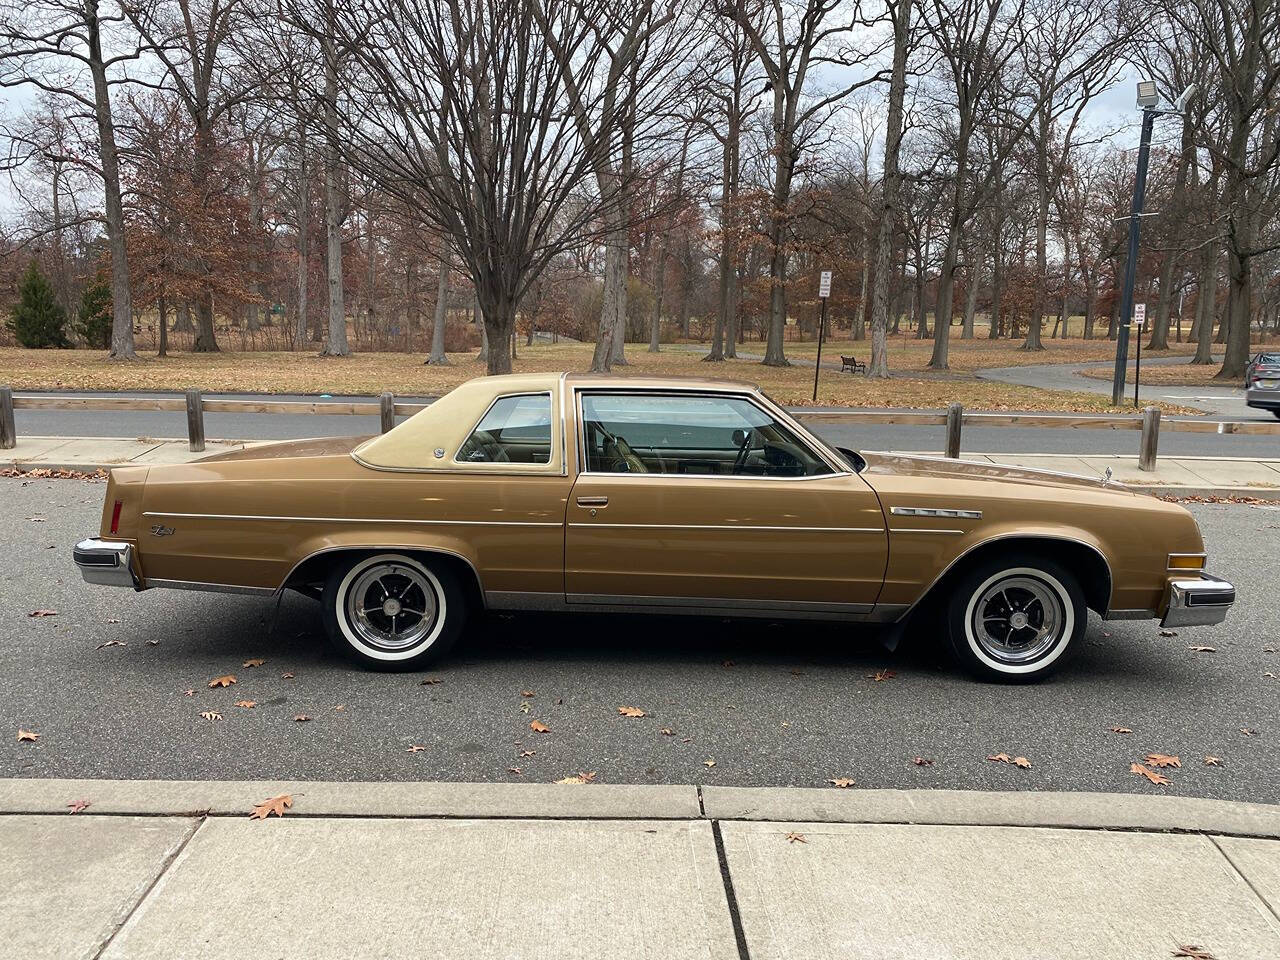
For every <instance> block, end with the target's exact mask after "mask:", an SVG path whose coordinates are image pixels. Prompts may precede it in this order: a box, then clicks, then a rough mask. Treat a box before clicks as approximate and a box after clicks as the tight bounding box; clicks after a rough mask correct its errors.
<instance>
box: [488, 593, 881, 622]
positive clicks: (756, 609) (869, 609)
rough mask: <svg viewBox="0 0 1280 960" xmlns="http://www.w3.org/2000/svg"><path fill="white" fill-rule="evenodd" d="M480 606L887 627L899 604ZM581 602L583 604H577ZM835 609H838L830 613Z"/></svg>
mask: <svg viewBox="0 0 1280 960" xmlns="http://www.w3.org/2000/svg"><path fill="white" fill-rule="evenodd" d="M484 596H485V603H486V604H487V605H488V607H489V609H491V610H525V611H538V612H550V613H566V612H577V613H585V612H592V613H641V614H644V613H649V614H662V615H668V616H704V615H710V616H717V617H742V618H750V619H759V618H761V617H766V618H767V617H777V618H778V619H792V620H794V619H807V620H860V621H865V622H868V623H891V622H892V621H894V620H896V619H898V618H899V617H900V616H901V615H902V612H903V610H905V609H906V607H905V605H903V604H892V603H880V604H875V605H874V606H873V605H872V604H808V603H796V602H790V603H788V602H787V601H754V602H752V605H751V606H747V605H746V604H747V601H742V600H721V599H712V600H694V599H690V598H687V597H624V596H612V597H610V596H601V595H598V594H574V595H572V596H573V597H574V598H575V599H574V600H573V601H572V602H570V601H569V599H568V597H566V596H565V595H564V594H559V593H536V592H522V591H503V590H490V591H489V592H487V593H486V594H485V595H484ZM578 598H587V599H578ZM832 607H837V608H839V609H832Z"/></svg>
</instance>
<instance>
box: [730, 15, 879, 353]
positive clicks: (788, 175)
mask: <svg viewBox="0 0 1280 960" xmlns="http://www.w3.org/2000/svg"><path fill="white" fill-rule="evenodd" d="M720 12H721V13H722V14H723V15H724V16H728V17H732V18H733V19H734V20H736V21H737V22H738V24H739V25H740V26H741V27H742V29H743V31H744V32H745V33H746V35H747V37H748V39H750V41H751V44H752V46H753V47H754V48H755V52H756V57H757V59H758V60H759V62H760V64H761V66H762V67H763V68H764V72H765V76H766V77H768V83H767V84H766V86H765V92H766V93H772V94H773V114H772V118H771V121H770V129H771V134H772V140H773V143H772V145H771V146H772V148H773V149H772V159H773V177H772V181H773V182H772V184H771V187H770V197H769V201H770V207H769V215H768V219H767V224H766V227H765V238H766V240H767V242H768V244H769V248H770V262H769V284H770V295H769V304H770V309H769V338H768V342H767V343H766V345H765V351H764V363H765V364H766V365H767V366H774V367H784V366H788V365H789V361H788V360H787V358H786V355H785V354H784V352H783V347H782V336H783V331H784V329H785V328H786V322H787V291H786V282H787V244H786V241H787V229H788V221H789V220H790V217H791V211H790V210H789V207H790V203H791V188H792V182H793V180H794V178H795V173H796V167H797V166H798V165H799V163H800V158H801V155H802V153H803V152H804V151H805V149H806V148H809V147H811V146H812V141H813V139H814V138H815V137H816V136H817V135H818V134H819V133H820V132H821V131H822V128H823V125H824V122H825V121H826V120H827V119H828V118H829V117H830V115H831V113H832V112H834V111H835V110H836V109H837V108H838V107H839V105H840V103H841V101H843V100H844V99H845V98H846V97H847V96H849V94H851V93H852V92H853V91H854V90H857V89H859V88H861V87H865V86H869V85H871V84H874V83H878V82H880V81H881V80H882V79H883V77H882V76H881V74H880V73H879V72H875V73H872V74H871V75H860V74H859V72H858V71H857V70H856V69H853V68H857V67H860V66H861V65H863V64H865V63H867V62H868V61H869V60H870V59H872V58H873V57H874V56H876V55H877V54H878V53H879V52H880V51H881V49H882V47H881V46H880V44H878V43H873V44H871V45H869V46H868V47H867V48H861V47H855V46H853V45H852V43H851V42H850V39H851V38H852V37H853V36H858V37H859V38H867V37H870V36H872V34H871V32H870V30H869V29H868V28H869V27H870V26H871V24H872V21H871V20H869V19H868V18H867V16H866V15H865V14H864V12H863V9H862V6H861V2H860V0H854V2H852V3H850V2H848V0H769V8H768V15H767V16H765V17H762V18H761V17H757V16H756V15H755V14H754V12H753V11H752V10H750V9H749V8H748V6H747V4H746V3H745V2H744V0H727V2H725V3H724V5H723V6H721V7H720ZM766 25H767V26H766ZM824 68H827V69H832V70H834V69H837V68H838V69H840V70H841V71H842V72H844V73H845V75H848V73H850V72H852V73H853V74H854V75H855V77H856V79H854V80H853V81H852V82H850V83H847V84H843V85H841V86H840V87H838V88H837V89H834V90H831V91H829V92H827V93H826V94H818V95H814V93H813V90H812V86H813V84H814V83H815V78H814V76H813V74H812V73H811V71H821V70H822V69H824Z"/></svg>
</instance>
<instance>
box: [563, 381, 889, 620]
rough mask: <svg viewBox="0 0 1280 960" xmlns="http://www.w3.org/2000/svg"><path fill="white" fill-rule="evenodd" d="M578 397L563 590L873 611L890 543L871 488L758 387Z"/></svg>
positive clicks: (727, 604)
mask: <svg viewBox="0 0 1280 960" xmlns="http://www.w3.org/2000/svg"><path fill="white" fill-rule="evenodd" d="M575 399H576V412H577V417H578V423H577V426H578V429H577V431H576V434H577V437H578V457H579V475H578V477H577V480H576V482H575V483H574V486H573V489H572V491H571V493H570V497H569V504H568V510H567V515H566V527H565V592H566V599H567V600H568V602H569V603H571V604H584V605H587V604H605V605H608V604H615V605H617V604H624V605H643V606H655V607H664V606H668V607H688V606H699V607H704V608H711V609H716V608H719V609H724V610H725V611H726V612H733V611H740V612H741V611H748V610H752V609H762V610H776V611H780V612H788V611H789V612H794V613H813V614H841V613H846V614H853V615H858V614H865V613H868V612H870V610H871V608H872V606H873V605H874V603H875V601H876V597H877V595H878V594H879V592H880V587H881V584H882V582H883V578H884V570H885V561H886V555H887V533H886V531H885V524H884V517H883V514H882V513H881V510H880V503H879V500H878V499H877V497H876V495H875V493H874V492H873V491H872V490H871V488H870V487H869V486H868V485H867V484H866V483H865V482H864V481H863V480H862V478H861V477H859V476H858V475H857V474H856V473H854V472H852V471H850V470H849V469H847V468H846V467H844V466H843V465H841V464H839V463H832V462H829V461H828V460H827V459H826V458H825V457H824V456H823V455H822V454H821V452H820V451H818V450H817V449H816V448H815V447H814V446H813V445H812V444H811V443H810V442H809V441H808V440H807V439H806V438H805V437H803V436H802V435H800V434H798V433H797V432H796V431H794V430H792V429H791V428H790V427H789V426H788V425H786V424H785V423H783V422H782V421H781V419H780V418H779V417H777V416H776V415H775V414H774V413H772V412H770V411H769V410H768V409H767V407H766V406H765V405H764V404H762V403H760V402H759V400H758V399H757V398H756V397H754V396H753V395H750V394H729V393H716V392H706V393H692V392H666V393H664V392H660V391H643V390H630V391H627V390H619V389H610V390H603V389H600V390H593V389H589V388H584V389H581V390H579V391H578V392H577V396H576V398H575Z"/></svg>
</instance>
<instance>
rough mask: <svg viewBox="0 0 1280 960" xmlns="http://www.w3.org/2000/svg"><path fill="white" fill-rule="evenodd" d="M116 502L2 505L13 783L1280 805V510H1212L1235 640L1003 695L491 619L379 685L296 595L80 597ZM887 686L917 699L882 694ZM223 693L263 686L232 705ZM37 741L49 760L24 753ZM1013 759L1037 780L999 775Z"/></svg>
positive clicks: (683, 640) (1145, 635)
mask: <svg viewBox="0 0 1280 960" xmlns="http://www.w3.org/2000/svg"><path fill="white" fill-rule="evenodd" d="M102 495H103V486H102V485H101V484H95V483H86V482H83V481H79V480H45V479H26V480H22V479H3V480H0V551H2V552H3V555H4V556H5V559H6V562H5V564H4V567H3V568H2V569H0V611H3V613H2V614H0V623H2V624H3V627H4V636H5V641H4V643H3V644H0V776H18V777H110V778H161V779H205V778H209V779H270V778H299V779H314V780H399V781H419V780H466V781H510V782H542V783H548V782H551V781H555V780H559V779H561V778H562V777H565V776H569V775H572V774H575V773H577V772H578V771H588V772H591V771H594V772H596V773H597V774H598V778H599V781H600V782H601V783H613V784H618V783H638V784H653V783H702V784H706V785H708V786H716V785H720V786H726V785H734V786H783V785H795V786H813V787H820V786H823V785H824V784H825V783H826V781H827V780H828V779H829V778H839V777H850V778H853V779H855V780H856V781H857V783H858V785H859V786H860V787H872V788H913V787H920V788H933V789H966V790H974V789H976V790H1075V791H1104V792H1116V791H1125V792H1130V793H1134V794H1137V795H1139V796H1142V797H1146V798H1153V797H1157V796H1162V795H1166V794H1171V795H1175V796H1202V797H1215V798H1221V799H1230V800H1248V801H1261V802H1267V803H1280V778H1277V777H1276V770H1278V769H1280V736H1277V731H1280V680H1278V679H1277V678H1276V675H1280V653H1277V652H1276V650H1277V648H1280V643H1278V642H1277V639H1276V638H1277V636H1280V605H1277V603H1276V601H1275V588H1276V584H1277V583H1280V508H1276V507H1274V506H1273V507H1264V506H1244V505H1222V504H1192V505H1191V509H1192V511H1193V513H1194V514H1195V516H1196V517H1197V519H1198V520H1199V522H1200V524H1201V526H1202V528H1203V529H1204V533H1205V537H1206V539H1207V542H1208V552H1209V561H1210V563H1209V568H1210V570H1212V571H1213V572H1215V573H1217V574H1219V575H1221V576H1224V577H1227V578H1228V579H1229V580H1231V581H1232V582H1233V583H1235V584H1236V586H1237V588H1238V590H1239V600H1238V602H1237V604H1236V606H1235V608H1234V609H1233V610H1232V612H1231V615H1230V617H1229V618H1228V620H1227V621H1226V622H1225V623H1223V624H1221V625H1219V626H1215V627H1206V628H1199V629H1185V630H1180V631H1177V635H1176V636H1163V635H1162V634H1161V631H1160V629H1159V627H1158V626H1157V625H1156V624H1155V623H1154V622H1132V621H1131V622H1124V621H1115V622H1108V623H1103V622H1101V621H1098V620H1097V619H1096V618H1091V622H1090V625H1089V628H1088V633H1087V635H1086V640H1085V642H1084V645H1083V646H1082V647H1081V649H1080V652H1079V656H1078V657H1077V658H1076V659H1075V660H1074V661H1073V662H1072V663H1071V664H1070V665H1069V666H1068V667H1067V668H1065V669H1064V670H1063V671H1062V672H1060V673H1059V674H1058V675H1056V676H1055V677H1053V678H1051V679H1050V680H1049V681H1048V682H1045V683H1043V684H1039V685H1035V686H1005V685H999V684H995V685H992V684H979V683H974V682H972V681H971V680H969V679H968V678H967V677H965V676H964V675H962V674H960V673H958V672H957V671H956V670H955V668H954V667H952V666H951V665H950V664H949V663H948V662H947V661H946V660H945V659H944V658H942V657H940V655H939V654H938V651H937V650H936V648H935V647H934V646H933V645H932V644H931V642H930V641H931V638H930V637H928V636H926V635H920V636H917V637H914V638H908V641H907V643H906V644H904V646H903V647H901V648H900V649H899V650H898V652H896V653H893V654H890V653H888V652H886V651H885V650H884V648H883V646H882V645H881V644H880V642H879V639H880V635H879V634H878V633H877V632H876V631H875V630H874V629H871V628H858V627H856V626H850V625H848V624H824V623H794V622H792V623H769V622H767V621H765V622H740V621H728V620H710V621H708V620H697V619H680V618H659V617H639V616H636V617H610V616H605V615H595V616H589V615H586V614H583V615H577V616H568V615H563V616H550V615H543V616H535V615H520V616H514V615H513V616H495V617H492V618H486V619H482V620H479V621H478V622H477V623H476V624H475V626H474V628H473V629H472V630H471V631H470V632H469V633H468V636H467V637H466V639H465V641H464V642H463V643H462V644H461V645H460V646H459V648H458V650H457V651H456V653H455V654H454V655H453V656H452V657H451V658H449V659H448V660H447V661H446V662H444V663H442V664H441V665H440V666H439V667H438V668H437V669H435V670H432V671H430V672H429V673H426V674H423V673H410V674H399V675H396V674H378V673H370V672H367V671H363V670H360V669H358V668H356V667H353V666H352V665H351V664H349V663H348V662H347V661H346V660H344V659H342V658H340V657H339V656H337V655H335V654H334V653H333V652H331V651H330V650H329V649H328V647H327V646H326V644H325V643H324V640H323V639H322V637H323V630H322V625H321V622H320V615H319V605H318V604H317V603H315V602H314V601H312V600H308V599H306V598H304V597H301V596H298V595H295V594H289V595H287V596H285V597H284V598H283V600H282V602H281V605H280V608H279V612H278V618H277V611H276V605H275V602H274V601H272V600H270V599H264V598H254V597H240V596H229V595H222V594H202V593H190V592H184V591H173V590H148V591H146V592H144V593H133V592H131V591H125V590H119V589H112V588H110V587H96V586H92V585H89V584H86V583H84V582H82V580H81V579H80V577H79V575H78V573H77V571H76V570H75V568H74V566H73V565H72V562H71V557H70V549H71V545H72V544H73V543H74V542H75V541H76V540H78V539H79V538H81V537H83V536H85V535H86V534H89V533H91V532H93V531H96V530H97V529H98V525H99V522H100V518H101V511H102ZM40 517H43V518H44V519H43V520H39V519H34V518H40ZM34 610H56V611H58V613H57V614H56V615H55V616H46V617H38V618H37V617H30V616H28V614H29V613H30V612H31V611H34ZM273 624H274V626H273ZM1201 645H1203V646H1209V647H1212V648H1213V650H1212V651H1211V652H1210V651H1196V650H1193V649H1191V647H1192V646H1201ZM251 658H261V659H264V660H265V661H266V662H265V663H264V664H263V665H262V666H261V667H256V668H254V667H244V666H243V664H244V662H245V661H246V660H249V659H251ZM884 669H888V670H891V671H893V672H894V675H893V676H892V677H889V678H888V679H882V680H880V681H877V680H875V679H874V675H875V674H876V673H877V671H880V670H884ZM286 673H288V674H291V675H292V676H291V677H290V678H285V676H284V674H286ZM225 674H232V675H234V676H236V677H237V678H238V682H237V683H236V684H235V685H234V686H231V687H228V688H226V689H210V688H209V686H208V683H209V681H210V680H211V679H213V678H214V677H218V676H222V675H225ZM424 680H437V681H439V682H438V683H429V684H424V683H423V681H424ZM188 690H189V691H191V694H190V695H187V693H186V691H188ZM525 691H530V692H531V693H532V696H525V695H524V693H525ZM241 700H251V701H254V702H255V703H257V706H256V707H254V708H242V707H237V706H236V702H237V701H241ZM619 706H636V707H639V708H641V709H643V710H644V711H646V713H647V716H645V717H642V718H635V719H633V718H628V717H622V716H619V714H618V707H619ZM339 707H340V708H341V709H338V708H339ZM204 711H213V712H216V713H218V714H220V715H221V717H222V719H221V720H209V719H206V718H203V717H201V713H202V712H204ZM299 714H302V715H306V716H309V717H312V718H313V719H312V720H311V721H310V722H304V723H299V722H297V721H295V720H294V719H293V718H294V717H295V716H297V715H299ZM533 720H538V721H540V722H542V723H544V724H545V725H547V726H549V727H550V728H551V732H550V733H547V734H541V735H540V734H536V733H533V732H531V730H530V728H529V724H530V722H531V721H533ZM1113 726H1119V727H1125V728H1128V729H1130V730H1132V731H1133V733H1131V734H1116V733H1112V732H1111V731H1110V728H1111V727H1113ZM19 728H22V729H25V730H34V731H36V732H37V733H40V734H41V737H40V739H39V741H38V742H37V743H35V744H31V743H18V742H16V741H15V731H16V730H18V729H19ZM1242 728H1243V729H1246V730H1250V731H1256V734H1253V733H1251V734H1246V733H1242V732H1241V730H1242ZM663 730H670V731H671V735H670V736H668V735H665V734H663V733H662V731H663ZM413 745H418V746H420V747H422V748H423V749H421V750H419V751H416V752H412V753H411V752H409V748H410V747H411V746H413ZM530 751H532V752H531V753H530ZM1153 751H1154V752H1159V753H1168V754H1177V755H1179V756H1181V757H1182V760H1183V766H1182V768H1181V769H1179V770H1176V771H1172V772H1171V773H1170V779H1171V780H1172V781H1173V782H1172V783H1171V784H1170V785H1169V786H1167V787H1158V786H1154V785H1152V784H1150V783H1148V782H1147V781H1146V780H1145V779H1143V778H1142V777H1139V776H1136V775H1134V774H1132V773H1130V772H1129V765H1130V764H1131V763H1132V762H1133V761H1134V760H1137V759H1140V758H1141V757H1143V756H1145V755H1146V754H1147V753H1149V752H1153ZM1000 752H1005V753H1008V754H1009V755H1010V756H1019V755H1021V756H1025V757H1028V758H1030V759H1031V761H1032V762H1033V766H1032V768H1031V769H1029V770H1021V769H1017V768H1015V767H1012V766H1008V765H1005V764H999V763H992V762H990V761H988V760H987V759H986V757H987V756H988V755H991V754H996V753H1000ZM526 753H527V754H528V755H526ZM1205 756H1215V757H1220V758H1221V764H1220V765H1217V766H1206V765H1205V764H1204V763H1203V758H1204V757H1205ZM915 757H921V758H922V759H924V760H932V761H934V762H933V763H932V764H919V765H918V764H916V763H915V762H914V758H915ZM707 761H714V764H715V765H714V766H707V765H706V762H707ZM512 768H515V769H516V770H518V771H519V772H518V773H516V772H512Z"/></svg>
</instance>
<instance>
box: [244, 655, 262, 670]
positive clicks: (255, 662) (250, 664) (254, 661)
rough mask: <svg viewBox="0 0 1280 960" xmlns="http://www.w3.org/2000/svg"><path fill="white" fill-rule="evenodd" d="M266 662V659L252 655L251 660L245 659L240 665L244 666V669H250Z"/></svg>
mask: <svg viewBox="0 0 1280 960" xmlns="http://www.w3.org/2000/svg"><path fill="white" fill-rule="evenodd" d="M266 662H267V661H265V660H263V659H262V658H260V657H254V658H253V659H252V660H246V661H245V662H244V663H242V664H241V666H242V667H245V668H246V669H249V670H252V669H253V668H254V667H260V666H262V665H263V664H264V663H266Z"/></svg>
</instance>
